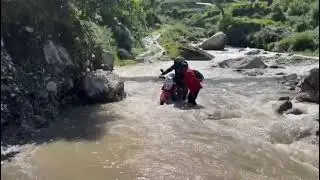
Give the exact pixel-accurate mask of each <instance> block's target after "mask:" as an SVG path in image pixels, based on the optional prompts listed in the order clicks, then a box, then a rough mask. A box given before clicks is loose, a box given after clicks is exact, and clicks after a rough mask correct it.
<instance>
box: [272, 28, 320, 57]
mask: <svg viewBox="0 0 320 180" xmlns="http://www.w3.org/2000/svg"><path fill="white" fill-rule="evenodd" d="M316 48H317V45H316V43H315V40H314V33H313V32H312V31H305V32H301V33H295V34H293V35H291V36H289V37H287V38H284V39H282V40H281V41H280V42H279V43H277V45H276V46H275V51H279V52H285V51H288V50H293V51H304V50H307V49H309V50H315V49H316Z"/></svg>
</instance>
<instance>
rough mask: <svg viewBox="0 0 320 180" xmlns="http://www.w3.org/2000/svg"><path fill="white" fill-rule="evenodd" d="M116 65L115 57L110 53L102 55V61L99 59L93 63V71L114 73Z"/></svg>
mask: <svg viewBox="0 0 320 180" xmlns="http://www.w3.org/2000/svg"><path fill="white" fill-rule="evenodd" d="M113 64H114V55H113V54H112V53H111V52H110V51H106V52H104V53H102V56H101V59H97V61H96V62H94V63H93V70H98V69H103V70H105V71H112V70H113Z"/></svg>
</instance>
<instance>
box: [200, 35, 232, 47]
mask: <svg viewBox="0 0 320 180" xmlns="http://www.w3.org/2000/svg"><path fill="white" fill-rule="evenodd" d="M226 43H227V35H226V34H224V33H223V32H217V33H216V34H214V35H213V36H211V37H210V38H209V39H207V40H205V41H204V42H203V43H202V44H201V45H200V46H201V48H202V49H204V50H223V49H224V47H225V46H226Z"/></svg>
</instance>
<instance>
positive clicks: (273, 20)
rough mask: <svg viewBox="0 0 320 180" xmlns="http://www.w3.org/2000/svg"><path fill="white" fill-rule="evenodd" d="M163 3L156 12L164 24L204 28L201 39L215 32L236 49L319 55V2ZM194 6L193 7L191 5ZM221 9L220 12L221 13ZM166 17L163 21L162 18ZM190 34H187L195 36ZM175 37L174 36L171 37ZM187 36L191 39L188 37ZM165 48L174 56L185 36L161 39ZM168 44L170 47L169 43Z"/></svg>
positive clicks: (208, 1) (306, 0)
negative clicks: (221, 32) (252, 48)
mask: <svg viewBox="0 0 320 180" xmlns="http://www.w3.org/2000/svg"><path fill="white" fill-rule="evenodd" d="M174 2H178V1H173V2H172V1H171V4H172V5H171V6H170V5H169V4H170V3H169V2H166V3H163V4H165V5H163V6H165V7H166V8H165V9H163V8H161V6H160V8H159V12H158V14H160V15H161V16H163V18H162V20H163V21H164V23H170V24H172V25H171V26H172V27H173V28H174V27H175V28H177V29H179V28H178V27H176V26H175V24H179V26H180V27H182V26H183V25H184V26H185V27H184V29H188V30H190V29H193V28H194V27H198V28H203V29H204V30H205V32H204V30H203V32H202V34H203V35H204V36H203V37H204V38H208V37H209V36H211V35H213V34H214V33H216V32H217V31H223V32H224V33H226V34H227V37H228V44H229V45H231V46H238V47H247V46H249V47H256V48H263V49H265V50H271V51H279V52H299V53H303V54H308V55H316V54H318V52H319V50H318V49H319V32H318V31H319V27H318V26H319V1H317V0H274V1H273V2H272V1H270V2H269V1H263V0H260V1H255V2H254V3H252V2H250V1H248V0H240V1H237V2H232V1H210V0H206V1H205V0H203V1H197V2H205V3H212V5H209V6H204V5H203V6H202V7H199V6H195V5H192V3H191V2H195V1H192V0H190V1H188V3H182V2H180V1H179V3H180V5H179V4H178V3H174ZM193 4H195V3H193ZM221 8H222V11H221ZM164 17H165V18H164ZM170 31H174V30H170ZM196 32H197V31H191V32H190V33H196ZM168 34H170V33H168ZM173 34H174V33H173ZM177 36H179V37H177ZM188 36H192V35H190V34H188ZM163 38H165V39H164V40H163V41H165V42H168V43H165V44H171V45H168V46H166V48H167V49H168V51H169V52H175V53H171V54H172V55H175V54H176V52H177V50H176V48H178V47H179V46H178V45H177V43H178V42H179V41H178V40H179V39H187V35H186V34H184V33H180V34H174V36H173V35H172V38H171V37H170V35H165V36H163ZM169 42H171V43H169Z"/></svg>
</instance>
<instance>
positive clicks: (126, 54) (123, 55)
mask: <svg viewBox="0 0 320 180" xmlns="http://www.w3.org/2000/svg"><path fill="white" fill-rule="evenodd" d="M118 56H119V58H120V59H124V60H132V59H134V58H133V56H132V54H131V53H130V52H129V51H127V50H125V49H119V50H118Z"/></svg>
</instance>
